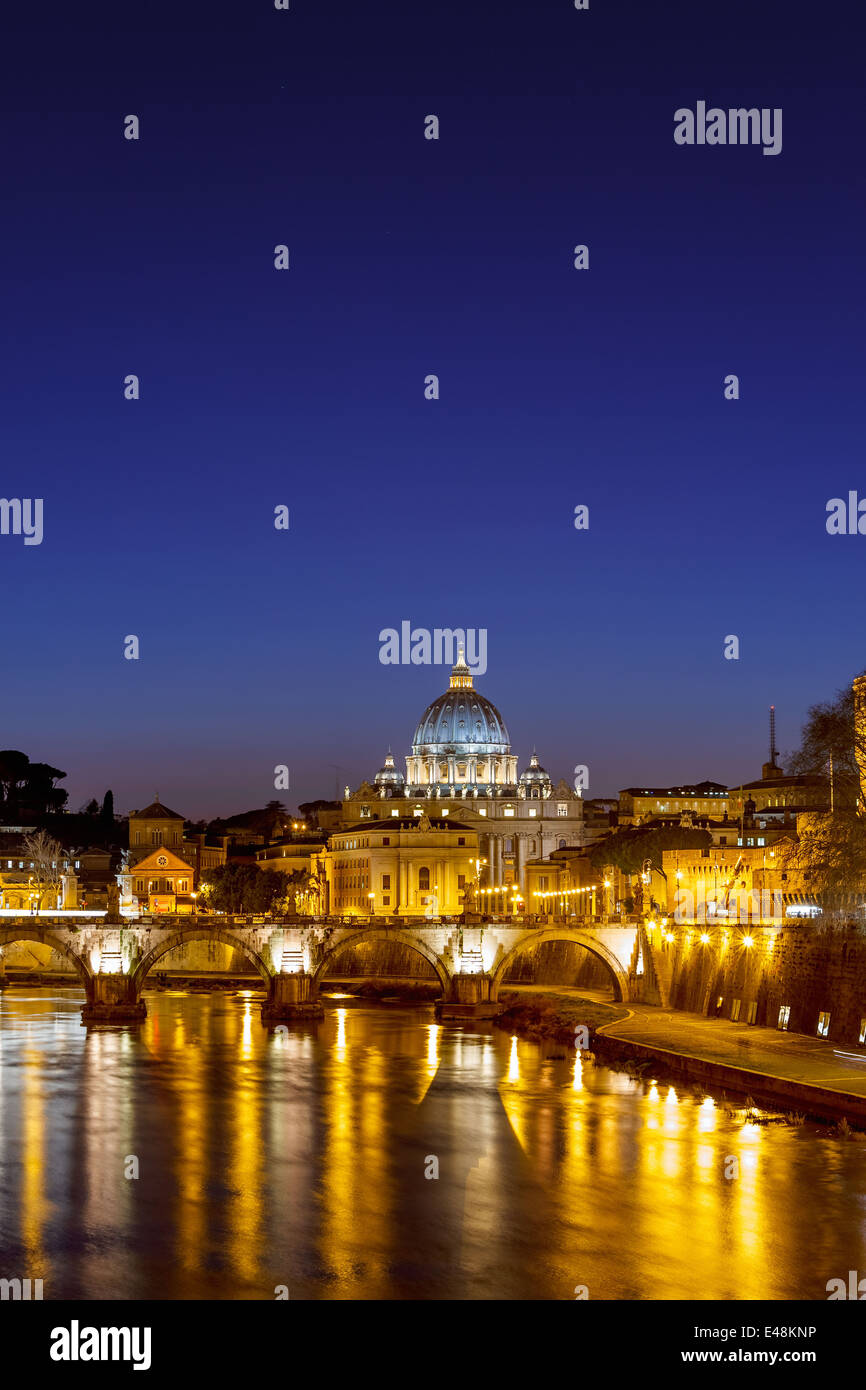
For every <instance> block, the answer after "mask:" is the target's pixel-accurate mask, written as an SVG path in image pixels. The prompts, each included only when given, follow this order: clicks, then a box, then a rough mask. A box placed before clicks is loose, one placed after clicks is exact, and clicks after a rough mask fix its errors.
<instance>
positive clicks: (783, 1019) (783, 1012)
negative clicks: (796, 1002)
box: [776, 1004, 791, 1033]
mask: <svg viewBox="0 0 866 1390" xmlns="http://www.w3.org/2000/svg"><path fill="white" fill-rule="evenodd" d="M790 1017H791V1005H790V1004H783V1005H782V1007H781V1009H780V1010H779V1021H778V1023H777V1024H776V1027H777V1028H781V1030H782V1032H783V1033H786V1032H787V1031H788V1021H789V1019H790Z"/></svg>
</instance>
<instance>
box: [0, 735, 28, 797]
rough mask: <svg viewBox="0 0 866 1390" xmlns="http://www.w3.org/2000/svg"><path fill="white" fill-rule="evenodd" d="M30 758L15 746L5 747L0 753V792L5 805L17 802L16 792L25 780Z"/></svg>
mask: <svg viewBox="0 0 866 1390" xmlns="http://www.w3.org/2000/svg"><path fill="white" fill-rule="evenodd" d="M29 767H30V759H29V758H28V756H27V754H26V753H19V751H18V749H17V748H6V749H4V751H3V752H2V753H0V792H2V796H3V802H4V804H5V805H7V806H8V805H13V804H15V803H16V802H17V797H18V792H19V790H20V788H21V787H23V786H24V784H25V782H26V780H27V772H28V770H29Z"/></svg>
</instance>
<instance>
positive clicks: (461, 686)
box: [412, 649, 511, 756]
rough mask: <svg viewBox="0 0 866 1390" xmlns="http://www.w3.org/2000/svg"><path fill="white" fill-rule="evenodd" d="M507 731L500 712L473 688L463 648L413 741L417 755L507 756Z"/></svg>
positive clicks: (508, 744) (425, 714)
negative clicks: (442, 689) (444, 685)
mask: <svg viewBox="0 0 866 1390" xmlns="http://www.w3.org/2000/svg"><path fill="white" fill-rule="evenodd" d="M510 746H511V745H510V743H509V738H508V730H507V729H506V727H505V720H504V719H503V718H502V715H501V714H500V713H499V710H498V709H497V708H496V706H495V705H494V704H492V703H491V701H490V700H486V699H485V698H484V696H483V695H479V693H478V691H477V690H475V689H474V688H473V685H472V672H471V671H470V669H469V667H468V666H467V665H466V662H465V661H464V660H463V651H462V649H461V651H460V654H459V656H458V659H457V663H456V665H455V666H454V667H453V668H452V671H451V683H450V685H449V687H448V689H447V690H446V691H445V693H444V695H440V696H439V698H438V699H437V700H434V701H433V703H432V704H430V705H428V706H427V708H426V709H425V711H424V713H423V714H422V715H421V718H420V720H419V721H418V727H417V729H416V730H415V733H414V736H413V738H412V752H413V753H414V754H422V755H424V754H429V753H478V754H480V755H481V756H484V755H485V754H490V753H493V754H498V753H508V752H509V751H510Z"/></svg>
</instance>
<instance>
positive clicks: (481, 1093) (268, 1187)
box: [0, 989, 866, 1300]
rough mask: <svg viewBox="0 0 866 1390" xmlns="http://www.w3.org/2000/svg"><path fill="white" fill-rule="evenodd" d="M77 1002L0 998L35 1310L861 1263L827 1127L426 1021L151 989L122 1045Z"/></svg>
mask: <svg viewBox="0 0 866 1390" xmlns="http://www.w3.org/2000/svg"><path fill="white" fill-rule="evenodd" d="M81 999H82V996H81V994H80V993H79V992H78V991H76V990H73V989H41V990H33V989H31V990H26V989H7V990H5V991H3V992H2V994H0V1277H5V1278H12V1277H20V1278H27V1277H30V1278H41V1279H43V1281H44V1297H45V1298H46V1299H49V1298H73V1299H90V1298H119V1299H152V1298H170V1299H200V1298H214V1299H272V1298H274V1297H275V1290H277V1288H278V1287H280V1286H284V1287H285V1289H286V1290H287V1292H288V1295H289V1297H290V1298H292V1299H297V1298H314V1299H351V1298H361V1299H424V1298H446V1299H525V1298H529V1299H538V1298H543V1299H573V1298H575V1296H576V1290H577V1289H578V1287H579V1286H585V1288H586V1290H587V1291H588V1296H589V1298H590V1299H655V1298H661V1299H692V1298H698V1299H733V1300H737V1299H753V1298H754V1299H765V1298H768V1299H793V1298H806V1299H826V1297H827V1294H826V1283H827V1280H828V1279H830V1278H835V1277H842V1278H847V1273H848V1270H850V1269H856V1270H860V1271H861V1272H863V1273H866V1249H864V1244H866V1241H864V1235H866V1143H855V1142H845V1141H842V1140H839V1139H835V1138H831V1137H829V1136H828V1133H827V1130H826V1129H824V1130H822V1129H819V1128H818V1127H817V1126H814V1125H811V1126H810V1125H804V1126H803V1127H801V1128H799V1129H794V1128H788V1127H783V1126H782V1125H777V1124H772V1125H766V1126H762V1125H745V1126H744V1125H743V1123H742V1121H741V1118H737V1117H734V1116H732V1115H729V1114H726V1113H725V1111H724V1108H723V1106H722V1104H721V1103H720V1102H718V1103H717V1102H716V1101H713V1100H712V1099H704V1100H703V1101H702V1100H700V1099H699V1098H696V1097H695V1096H693V1095H692V1094H691V1092H690V1091H689V1090H688V1089H686V1088H684V1087H678V1088H677V1090H674V1089H672V1088H671V1087H670V1086H669V1085H668V1084H662V1083H659V1084H658V1085H650V1084H649V1082H648V1081H647V1082H639V1081H635V1080H632V1079H630V1078H629V1077H627V1076H626V1075H624V1074H622V1073H618V1072H615V1071H611V1070H608V1069H607V1068H604V1067H601V1066H592V1065H588V1064H587V1063H586V1062H584V1063H581V1060H580V1056H579V1054H577V1055H575V1054H570V1055H567V1056H566V1055H563V1054H564V1053H565V1048H564V1047H562V1046H557V1045H551V1044H546V1045H544V1046H539V1045H538V1044H535V1043H532V1042H528V1041H523V1040H517V1039H511V1038H509V1037H508V1036H507V1035H506V1034H504V1033H502V1032H501V1031H499V1030H497V1029H495V1028H493V1027H492V1026H489V1025H487V1024H480V1025H475V1026H471V1027H470V1026H467V1027H464V1026H459V1025H453V1024H446V1025H437V1023H436V1021H435V1019H434V1016H433V1010H432V1007H427V1006H420V1007H417V1006H413V1007H409V1006H403V1005H396V1004H394V1005H387V1004H380V1005H375V1006H370V1005H359V1004H358V1003H356V1002H355V1001H353V1000H351V999H346V998H339V997H335V998H328V999H326V1001H325V1002H326V1017H325V1019H324V1021H323V1022H321V1023H319V1024H314V1025H310V1026H307V1027H303V1028H297V1029H295V1028H292V1029H289V1030H287V1031H285V1032H282V1033H279V1032H269V1031H268V1030H267V1029H265V1028H264V1027H263V1026H262V1024H261V1021H260V1018H259V1005H260V996H257V995H255V994H253V993H240V994H236V995H231V996H226V995H223V994H216V995H199V994H181V993H176V994H175V993H170V992H169V993H164V994H158V993H148V994H147V995H146V999H147V1005H148V1010H149V1014H148V1018H147V1020H146V1022H145V1023H144V1024H143V1025H142V1026H141V1027H140V1028H139V1029H137V1030H136V1029H116V1030H115V1029H111V1030H90V1031H88V1030H86V1029H84V1028H83V1027H82V1026H81V1024H80V1018H79V1006H80V1003H81ZM551 1054H553V1055H551ZM732 1159H734V1160H736V1164H732V1162H731V1160H732ZM437 1165H438V1178H434V1177H427V1176H425V1174H426V1173H432V1172H433V1171H434V1170H435V1168H436V1166H437ZM136 1167H137V1171H138V1177H133V1176H127V1173H129V1174H131V1173H133V1172H134V1171H135V1169H136ZM726 1172H727V1173H728V1174H733V1173H735V1172H736V1174H737V1175H736V1176H726Z"/></svg>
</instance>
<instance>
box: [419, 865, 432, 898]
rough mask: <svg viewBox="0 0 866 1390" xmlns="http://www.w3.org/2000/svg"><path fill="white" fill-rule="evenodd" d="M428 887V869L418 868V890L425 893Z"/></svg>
mask: <svg viewBox="0 0 866 1390" xmlns="http://www.w3.org/2000/svg"><path fill="white" fill-rule="evenodd" d="M429 887H430V870H429V869H419V870H418V889H419V892H422V893H426V892H427V891H428V889H429Z"/></svg>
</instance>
